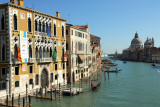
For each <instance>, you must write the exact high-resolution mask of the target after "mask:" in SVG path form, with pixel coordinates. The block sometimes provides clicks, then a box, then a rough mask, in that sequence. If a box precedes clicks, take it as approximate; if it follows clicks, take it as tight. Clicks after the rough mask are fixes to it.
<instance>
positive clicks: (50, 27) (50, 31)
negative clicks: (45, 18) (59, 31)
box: [49, 23, 52, 32]
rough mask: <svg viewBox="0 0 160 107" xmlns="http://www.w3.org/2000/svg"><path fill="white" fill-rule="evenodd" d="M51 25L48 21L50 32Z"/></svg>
mask: <svg viewBox="0 0 160 107" xmlns="http://www.w3.org/2000/svg"><path fill="white" fill-rule="evenodd" d="M51 27H52V26H51V23H50V24H49V29H50V32H51Z"/></svg>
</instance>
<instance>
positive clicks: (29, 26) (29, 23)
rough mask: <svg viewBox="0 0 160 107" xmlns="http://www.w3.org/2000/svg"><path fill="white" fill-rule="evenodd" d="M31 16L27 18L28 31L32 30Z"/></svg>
mask: <svg viewBox="0 0 160 107" xmlns="http://www.w3.org/2000/svg"><path fill="white" fill-rule="evenodd" d="M31 27H32V25H31V18H30V17H29V18H28V32H32V28H31Z"/></svg>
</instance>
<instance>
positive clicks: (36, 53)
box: [35, 46, 39, 59]
mask: <svg viewBox="0 0 160 107" xmlns="http://www.w3.org/2000/svg"><path fill="white" fill-rule="evenodd" d="M38 53H39V52H38V47H37V46H36V52H35V56H36V59H38V58H39V55H38Z"/></svg>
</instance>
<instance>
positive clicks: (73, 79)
mask: <svg viewBox="0 0 160 107" xmlns="http://www.w3.org/2000/svg"><path fill="white" fill-rule="evenodd" d="M72 81H73V82H74V81H75V78H74V71H73V73H72Z"/></svg>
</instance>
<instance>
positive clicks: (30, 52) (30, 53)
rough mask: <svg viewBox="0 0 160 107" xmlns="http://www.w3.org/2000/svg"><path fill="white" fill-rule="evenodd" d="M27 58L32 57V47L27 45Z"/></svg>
mask: <svg viewBox="0 0 160 107" xmlns="http://www.w3.org/2000/svg"><path fill="white" fill-rule="evenodd" d="M29 58H32V47H31V45H29Z"/></svg>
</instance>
